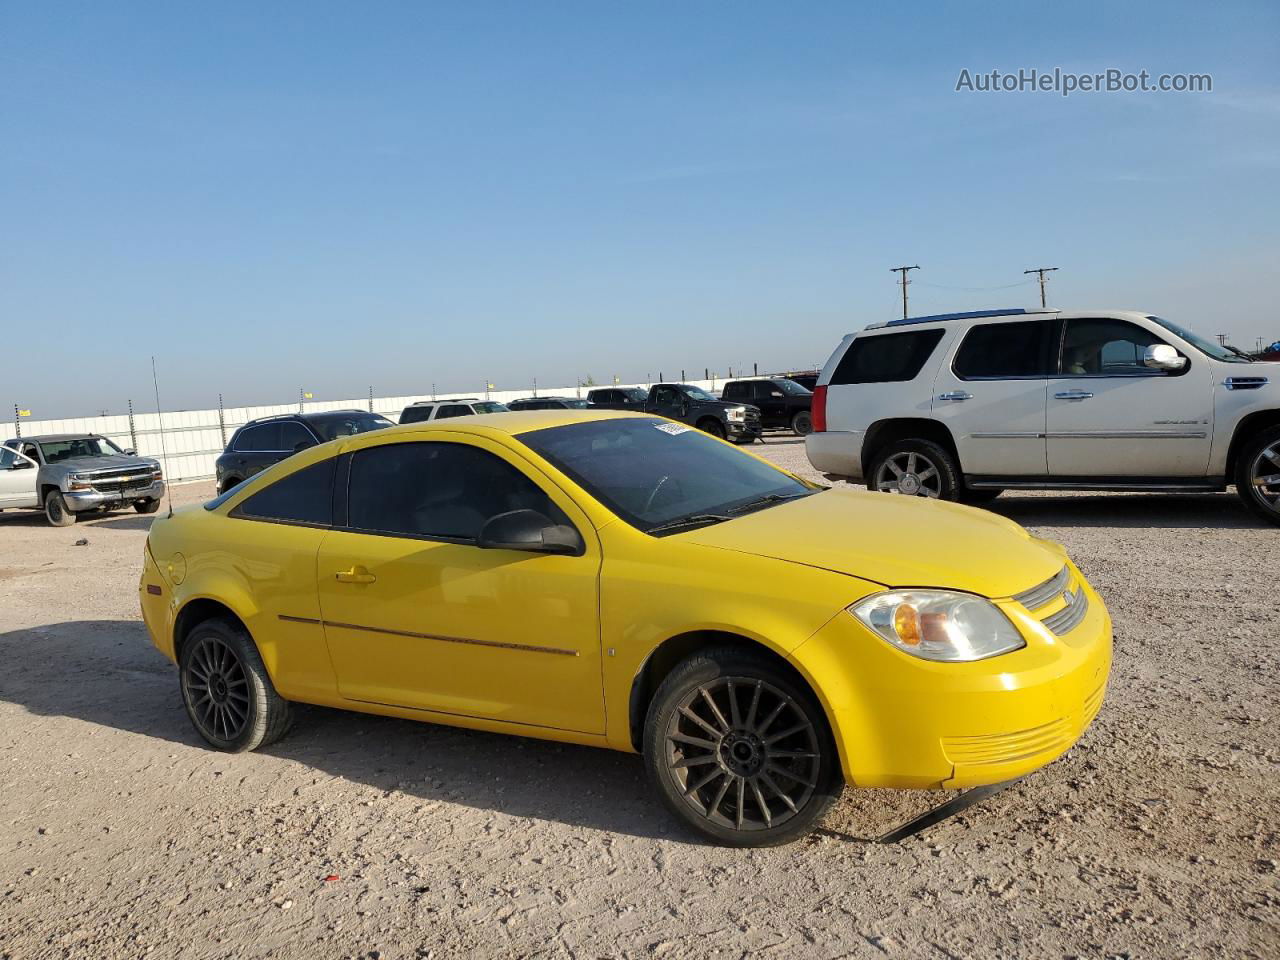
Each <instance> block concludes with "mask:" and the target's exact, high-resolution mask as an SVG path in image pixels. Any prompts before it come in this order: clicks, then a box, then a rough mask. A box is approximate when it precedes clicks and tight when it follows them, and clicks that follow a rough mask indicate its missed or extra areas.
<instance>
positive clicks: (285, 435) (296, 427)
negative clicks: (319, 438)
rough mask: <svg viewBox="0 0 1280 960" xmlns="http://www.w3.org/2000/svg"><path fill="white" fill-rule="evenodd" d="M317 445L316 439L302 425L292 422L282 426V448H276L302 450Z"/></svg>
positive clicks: (288, 421) (278, 448) (289, 421)
mask: <svg viewBox="0 0 1280 960" xmlns="http://www.w3.org/2000/svg"><path fill="white" fill-rule="evenodd" d="M315 445H316V438H315V437H313V436H312V435H311V431H310V430H308V429H307V428H306V427H304V426H303V425H302V424H300V423H294V422H293V421H292V420H286V421H284V422H283V423H281V424H280V446H278V447H276V449H277V450H301V449H303V448H305V447H314V446H315Z"/></svg>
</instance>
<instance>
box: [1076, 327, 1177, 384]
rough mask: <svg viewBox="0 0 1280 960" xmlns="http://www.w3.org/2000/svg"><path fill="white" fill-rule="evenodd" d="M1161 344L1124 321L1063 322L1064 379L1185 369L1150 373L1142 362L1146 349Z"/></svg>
mask: <svg viewBox="0 0 1280 960" xmlns="http://www.w3.org/2000/svg"><path fill="white" fill-rule="evenodd" d="M1161 343H1165V341H1164V340H1162V339H1160V337H1158V336H1156V335H1155V334H1154V333H1152V332H1151V331H1150V330H1147V329H1145V328H1143V327H1140V326H1138V325H1137V324H1136V323H1130V322H1129V321H1128V320H1112V319H1105V318H1100V319H1096V320H1095V319H1074V320H1068V321H1067V329H1066V332H1065V334H1064V335H1063V339H1062V363H1061V367H1060V370H1061V375H1062V376H1064V377H1158V376H1168V375H1169V374H1170V373H1173V374H1174V375H1177V374H1179V373H1182V372H1184V371H1185V370H1186V367H1184V368H1183V370H1179V371H1164V370H1153V369H1151V368H1150V367H1148V366H1147V365H1146V364H1145V363H1143V357H1144V355H1145V354H1146V350H1147V347H1150V346H1154V345H1155V344H1161Z"/></svg>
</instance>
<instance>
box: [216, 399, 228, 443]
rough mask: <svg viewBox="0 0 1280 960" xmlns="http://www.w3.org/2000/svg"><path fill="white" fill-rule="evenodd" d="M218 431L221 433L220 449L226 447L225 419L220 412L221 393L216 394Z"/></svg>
mask: <svg viewBox="0 0 1280 960" xmlns="http://www.w3.org/2000/svg"><path fill="white" fill-rule="evenodd" d="M218 433H220V434H221V435H222V449H224V450H225V449H226V448H227V419H226V417H225V416H223V413H222V394H218Z"/></svg>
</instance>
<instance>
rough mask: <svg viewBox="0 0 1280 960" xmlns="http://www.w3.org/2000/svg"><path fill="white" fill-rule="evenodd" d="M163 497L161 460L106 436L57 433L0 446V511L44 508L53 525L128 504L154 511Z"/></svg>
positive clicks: (64, 524) (142, 509) (139, 511)
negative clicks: (10, 508)
mask: <svg viewBox="0 0 1280 960" xmlns="http://www.w3.org/2000/svg"><path fill="white" fill-rule="evenodd" d="M162 496H164V480H162V479H161V473H160V463H159V461H156V460H153V459H151V458H150V457H139V456H137V455H136V454H135V453H134V452H133V451H132V450H121V449H120V448H119V447H117V446H116V445H115V444H114V443H112V442H111V441H110V440H108V439H107V438H106V437H100V436H97V435H96V434H91V433H59V434H48V435H45V436H38V437H23V438H22V439H21V440H6V441H5V444H4V447H3V448H0V509H4V508H8V507H22V508H27V509H34V510H39V509H41V508H43V509H44V515H45V519H47V520H48V521H49V522H50V523H51V524H53V525H54V526H55V527H66V526H70V525H71V524H73V523H75V522H76V516H77V515H78V514H81V513H85V512H88V511H93V510H110V509H113V508H116V509H123V508H124V507H128V506H132V507H133V509H135V510H136V511H138V513H155V512H156V510H158V509H159V507H160V498H161V497H162Z"/></svg>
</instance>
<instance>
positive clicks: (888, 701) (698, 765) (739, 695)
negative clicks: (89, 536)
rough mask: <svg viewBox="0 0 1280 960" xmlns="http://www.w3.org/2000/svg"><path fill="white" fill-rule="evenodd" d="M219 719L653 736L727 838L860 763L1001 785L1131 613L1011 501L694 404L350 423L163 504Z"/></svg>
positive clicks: (1085, 697)
mask: <svg viewBox="0 0 1280 960" xmlns="http://www.w3.org/2000/svg"><path fill="white" fill-rule="evenodd" d="M139 592H140V596H141V602H142V612H143V617H144V619H145V620H146V624H147V629H148V631H149V632H150V634H151V637H152V640H153V641H154V643H155V645H156V646H157V647H158V648H159V649H160V650H161V651H163V652H164V653H165V654H166V655H167V656H168V657H170V658H171V659H172V660H174V661H175V662H176V663H177V664H178V667H179V682H180V685H181V690H182V696H183V700H184V702H185V703H186V707H187V712H188V714H189V715H190V718H191V721H192V723H193V724H194V725H195V727H196V730H198V731H199V733H200V735H201V736H202V737H203V738H204V739H205V740H207V741H208V742H209V743H210V744H212V745H213V746H214V747H216V748H218V749H221V750H228V751H241V750H252V749H254V748H256V747H260V746H262V745H264V744H267V743H270V742H271V741H272V740H274V739H276V738H278V737H279V736H281V735H282V734H283V733H284V732H285V731H286V729H287V728H288V726H289V719H290V711H289V704H290V702H291V701H299V702H304V703H314V704H322V705H324V706H329V707H342V708H345V709H349V710H360V711H364V712H367V713H376V714H385V715H389V716H396V717H407V718H411V719H417V720H426V721H430V722H433V723H445V724H454V725H457V726H463V727H474V728H477V729H481V730H491V731H500V732H503V733H514V734H519V735H521V736H530V737H543V738H547V739H551V740H560V741H566V742H570V743H580V744H590V745H593V746H600V747H610V748H612V749H615V750H624V751H634V752H640V753H643V754H644V760H645V764H646V766H647V768H648V771H649V773H650V775H651V777H652V779H653V781H654V783H655V784H656V786H657V789H658V791H659V793H660V795H661V796H662V798H663V800H664V801H665V802H666V804H667V806H668V807H669V808H670V809H671V810H672V811H673V812H674V813H675V814H676V815H677V816H678V817H679V818H680V819H682V820H683V821H684V822H685V823H687V824H689V825H690V826H691V827H693V829H694V830H696V831H698V832H700V833H701V834H703V835H704V836H707V837H710V838H713V839H715V840H717V841H719V842H722V843H728V844H735V845H742V846H748V845H761V844H774V843H783V842H786V841H789V840H792V839H795V838H796V837H798V836H800V835H802V834H804V833H805V832H806V831H809V830H811V829H812V828H813V826H814V825H815V824H816V823H817V822H818V821H819V819H820V818H821V816H822V815H823V813H824V812H825V810H826V809H827V808H828V806H829V805H830V804H831V802H832V800H833V799H834V798H835V797H836V796H838V794H839V792H840V790H841V787H842V785H843V784H844V783H849V784H852V785H854V786H857V787H908V788H922V789H929V788H939V787H962V786H974V785H981V784H990V783H997V782H1000V781H1004V780H1007V779H1010V778H1012V777H1016V776H1019V775H1021V774H1024V773H1027V772H1029V771H1031V770H1034V769H1037V768H1038V767H1041V766H1043V765H1044V764H1046V763H1048V762H1050V761H1051V760H1053V759H1054V758H1055V757H1057V756H1059V755H1060V754H1062V753H1063V752H1064V751H1066V750H1067V749H1068V748H1069V747H1070V746H1071V745H1072V744H1073V743H1074V742H1075V741H1076V740H1077V739H1078V738H1079V737H1080V735H1081V733H1082V732H1083V731H1084V730H1085V728H1086V727H1087V726H1088V725H1089V723H1090V721H1092V719H1093V717H1094V716H1095V714H1096V713H1097V711H1098V708H1099V706H1100V705H1101V702H1102V696H1103V690H1104V687H1105V685H1106V680H1107V673H1108V669H1109V667H1110V661H1111V623H1110V619H1109V617H1108V615H1107V611H1106V609H1105V608H1104V607H1103V604H1102V601H1101V600H1100V599H1099V598H1098V595H1097V594H1096V593H1095V592H1094V591H1093V589H1092V588H1091V587H1090V586H1089V585H1088V584H1087V583H1086V582H1085V580H1084V578H1083V577H1082V576H1081V575H1080V572H1079V571H1078V570H1077V569H1076V568H1075V566H1074V565H1073V564H1072V563H1071V561H1070V560H1068V559H1067V557H1066V554H1065V553H1064V552H1063V550H1062V549H1061V548H1060V547H1059V546H1057V545H1056V544H1053V543H1051V542H1048V541H1045V540H1040V539H1037V538H1035V537H1033V536H1031V535H1030V534H1028V533H1027V532H1026V531H1025V530H1023V529H1022V528H1021V527H1019V526H1017V525H1016V524H1014V523H1012V522H1010V521H1008V520H1005V519H1002V518H1000V517H998V516H995V515H994V514H991V513H986V512H982V511H979V510H975V509H971V508H969V507H963V506H959V505H956V504H951V503H941V502H937V501H931V500H923V499H917V498H912V497H892V496H885V495H882V494H875V493H867V492H863V491H855V490H852V489H832V490H827V489H823V488H822V487H819V486H817V485H815V484H811V483H808V482H806V481H804V480H801V479H799V478H798V477H796V476H794V475H792V474H790V473H787V472H785V471H783V470H781V469H779V468H778V467H776V466H773V465H772V464H770V463H768V462H766V461H764V460H761V459H760V458H758V457H756V456H754V455H752V454H750V453H747V452H745V451H742V450H739V449H737V448H736V447H734V446H733V445H731V444H729V443H726V442H724V441H721V440H717V439H715V438H713V437H710V436H708V435H706V434H704V433H701V432H699V431H696V430H691V429H689V428H688V427H686V426H683V425H681V424H678V423H674V422H672V421H669V420H664V419H660V418H657V417H650V416H643V415H633V414H626V413H607V412H599V411H591V410H574V411H538V412H526V413H500V414H493V415H486V416H473V417H467V418H459V419H455V420H448V421H440V422H435V423H430V424H414V425H412V426H405V427H399V428H393V429H388V430H381V431H377V432H374V433H367V434H362V435H358V436H353V437H346V438H342V439H339V440H335V441H333V442H330V443H326V444H323V445H321V446H318V447H314V448H312V449H309V450H306V451H304V452H302V453H299V454H296V455H295V456H292V457H290V458H289V459H287V460H285V461H283V462H281V463H279V464H276V465H275V466H273V467H271V468H269V469H268V470H266V471H264V472H263V473H261V474H259V475H257V476H255V477H254V478H253V479H251V480H249V481H247V482H245V483H243V484H241V485H239V486H237V487H235V488H234V489H232V490H230V491H228V492H226V493H224V494H223V495H221V496H219V497H218V498H217V499H215V500H212V501H210V502H209V503H207V504H204V505H203V508H202V507H199V506H196V507H193V508H187V509H183V510H180V511H178V512H177V513H175V514H174V515H173V516H172V517H171V518H160V519H158V520H157V521H156V522H155V524H154V526H153V527H152V529H151V534H150V537H149V538H148V541H147V548H146V558H145V565H144V569H143V573H142V580H141V584H140V586H139Z"/></svg>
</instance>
